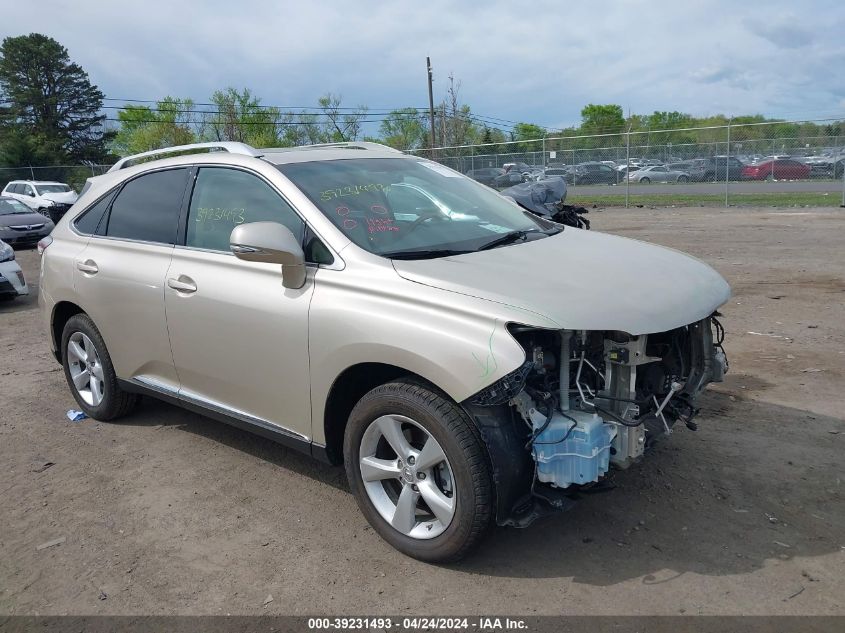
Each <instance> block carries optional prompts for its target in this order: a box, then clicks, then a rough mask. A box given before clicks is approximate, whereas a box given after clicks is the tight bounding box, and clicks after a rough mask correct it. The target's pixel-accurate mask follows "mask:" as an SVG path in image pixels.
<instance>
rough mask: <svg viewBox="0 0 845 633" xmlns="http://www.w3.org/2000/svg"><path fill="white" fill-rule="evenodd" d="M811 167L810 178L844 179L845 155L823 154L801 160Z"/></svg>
mask: <svg viewBox="0 0 845 633" xmlns="http://www.w3.org/2000/svg"><path fill="white" fill-rule="evenodd" d="M799 160H800V161H801V162H802V163H804V164H805V165H808V166H809V167H810V178H837V179H838V178H842V169H843V165H845V155H843V154H841V153H837V154H821V155H818V156H808V157H806V158H801V159H799Z"/></svg>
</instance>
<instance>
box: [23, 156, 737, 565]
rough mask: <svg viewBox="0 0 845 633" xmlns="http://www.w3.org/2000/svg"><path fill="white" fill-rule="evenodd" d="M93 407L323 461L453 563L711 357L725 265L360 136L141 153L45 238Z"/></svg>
mask: <svg viewBox="0 0 845 633" xmlns="http://www.w3.org/2000/svg"><path fill="white" fill-rule="evenodd" d="M39 250H40V251H41V253H42V260H41V279H40V292H39V303H40V306H41V309H42V312H43V317H44V323H45V327H46V328H47V331H48V332H49V339H50V341H51V343H52V347H53V351H54V354H55V356H56V358H57V360H58V361H59V362H61V363H62V364H63V366H64V372H65V375H66V377H67V382H68V385H69V387H70V389H71V391H72V393H73V396H74V398H75V399H76V401H77V402H78V403H79V406H80V407H81V408H82V409H83V410H84V411H85V413H87V414H88V415H89V416H90V417H92V418H95V419H98V420H112V419H115V418H118V417H121V416H124V415H127V414H128V413H129V412H130V411H131V410H132V408H133V406H134V405H135V404H136V401H137V397H138V394H147V395H151V396H154V397H157V398H161V399H163V400H166V401H169V402H172V403H174V404H176V405H179V406H182V407H186V408H189V409H192V410H194V411H199V412H201V413H203V414H205V415H207V416H209V417H212V418H217V419H219V420H222V421H225V422H227V423H230V424H234V425H237V426H239V427H242V428H246V429H249V430H250V431H253V432H255V433H258V434H260V435H263V436H265V437H268V438H270V439H273V440H276V441H278V442H281V443H283V444H285V445H287V446H292V447H295V448H297V449H299V450H301V451H303V452H306V453H309V454H311V455H313V456H314V457H316V458H318V459H322V460H325V461H328V462H330V463H334V464H340V463H343V464H344V465H345V468H346V472H347V475H348V478H349V485H350V487H351V489H352V491H353V492H354V494H355V495H356V497H357V500H358V503H359V505H360V508H361V510H362V512H363V513H364V515H365V516H366V518H367V519H368V520H369V521H370V523H371V524H372V525H373V527H374V528H375V529H376V530H377V531H378V533H379V534H381V536H382V537H384V538H385V539H386V540H387V541H388V542H390V543H391V544H392V545H393V546H395V547H396V548H397V549H399V550H400V551H402V552H404V553H406V554H408V555H411V556H414V557H417V558H420V559H423V560H429V561H448V560H455V559H457V558H460V557H461V556H463V555H464V554H465V553H466V552H467V551H469V549H470V548H471V547H472V546H473V545H475V544H476V543H477V542H478V541H479V540H480V539H481V537H482V536H483V534H484V533H485V531H486V529H487V528H488V526H490V525H492V524H494V523H497V524H499V525H511V526H525V525H528V524H529V523H531V521H533V520H534V519H535V518H537V517H538V516H542V515H543V514H546V513H548V512H553V511H559V510H562V509H564V508H566V507H568V506H569V505H571V503H572V500H573V497H574V496H575V495H574V494H573V493H577V492H578V491H579V490H583V489H585V488H590V487H596V486H600V485H601V484H602V480H603V477H604V476H605V474H606V472H607V471H608V469H609V468H611V467H616V468H626V467H628V466H629V465H631V464H633V463H635V462H637V461H638V460H640V459H642V457H643V455H644V454H645V453H647V451H648V449H649V448H650V447H651V446H652V445H653V444H654V442H656V441H658V440H659V439H660V438H662V437H666V436H667V435H668V434H670V433H671V432H672V428H673V426H675V425H676V423H677V422H679V421H680V422H683V423H684V424H686V425H687V426H688V427H690V428H694V427H695V422H694V421H693V417H694V416H695V414H696V412H697V409H696V407H695V398H696V396H697V395H698V394H699V393H700V391H701V390H702V389H703V388H704V386H705V385H706V384H707V383H708V382H709V381H712V380H719V379H721V376H722V374H723V373H724V371H725V369H726V361H725V357H724V353H723V350H722V346H721V343H722V330H721V327H720V326H719V324H718V321H717V320H716V318H715V316H716V313H715V310H716V309H717V308H718V307H719V306H720V305H721V304H723V303H724V302H725V301H726V300H727V299H728V297H729V294H730V291H729V288H728V285H727V283H726V282H725V280H724V279H722V277H721V276H719V275H718V274H717V273H716V272H715V271H714V270H713V269H712V268H710V267H709V266H707V265H706V264H704V263H702V262H700V261H698V260H696V259H694V258H692V257H689V256H687V255H684V254H682V253H678V252H676V251H673V250H669V249H665V248H660V247H657V246H651V245H648V244H644V243H642V242H637V241H633V240H628V239H623V238H621V237H615V236H611V235H606V234H601V233H597V232H595V231H585V230H580V229H577V228H573V227H568V226H566V227H565V226H563V225H561V224H557V223H554V222H551V221H549V220H548V219H544V218H542V217H539V216H538V215H535V214H534V213H530V212H528V211H527V210H526V209H524V208H521V207H520V206H518V205H517V203H516V202H515V201H514V200H513V199H509V198H506V197H503V196H501V195H499V194H498V193H496V192H495V191H493V190H492V189H489V188H488V187H485V186H483V185H480V184H478V183H476V182H474V181H472V180H471V179H469V178H467V177H465V176H463V175H461V174H459V173H458V172H455V171H453V170H451V169H449V168H447V167H444V166H442V165H440V164H437V163H434V162H431V161H428V160H424V159H421V158H418V157H414V156H408V155H405V154H402V153H400V152H397V151H394V150H391V149H390V148H387V147H384V146H381V145H377V144H373V143H341V144H332V145H324V146H311V147H301V148H281V149H263V150H256V149H254V148H252V147H249V146H246V145H243V144H239V143H208V144H198V145H193V146H183V147H176V148H170V149H168V150H160V151H155V152H148V153H146V154H141V155H137V156H133V157H129V158H125V159H122V160H121V161H119V162H118V163H117V164H116V165H115V166H114V167H113V168H112V169H111V170H110V171H109V173H107V174H105V175H103V176H98V177H95V178H91V179H90V180H89V181H88V184H87V185H86V187H85V188H84V189H83V192H82V194H81V196H80V198H79V200H78V201H77V202H76V203H75V204H74V205H73V207H72V208H71V209H70V211H69V212H68V213H67V214H66V215H65V217H63V218H62V219H61V220H60V221H59V222H58V224H57V226H56V228H55V230H54V231H53V232H52V234H51V235H50V236H49V237H47V238H45V239H44V240H42V241H41V243H40V244H39Z"/></svg>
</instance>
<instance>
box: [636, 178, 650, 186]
mask: <svg viewBox="0 0 845 633" xmlns="http://www.w3.org/2000/svg"><path fill="white" fill-rule="evenodd" d="M638 182H639V183H640V184H641V185H647V184H649V183H650V182H651V179H650V178H640V179H639V181H638Z"/></svg>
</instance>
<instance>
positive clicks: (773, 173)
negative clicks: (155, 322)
mask: <svg viewBox="0 0 845 633" xmlns="http://www.w3.org/2000/svg"><path fill="white" fill-rule="evenodd" d="M810 169H811V168H810V166H809V165H805V164H804V163H800V162H798V161H797V160H792V159H790V158H778V159H776V160H772V159H771V158H770V159H769V160H764V161H761V162H759V163H754V164H753V165H744V166H743V167H742V178H743V180H767V179H770V180H799V179H801V178H809V177H810Z"/></svg>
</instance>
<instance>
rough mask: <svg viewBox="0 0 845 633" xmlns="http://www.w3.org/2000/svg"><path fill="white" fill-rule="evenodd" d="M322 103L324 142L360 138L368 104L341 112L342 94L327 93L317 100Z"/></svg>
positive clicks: (321, 126)
mask: <svg viewBox="0 0 845 633" xmlns="http://www.w3.org/2000/svg"><path fill="white" fill-rule="evenodd" d="M317 103H318V104H319V105H320V110H321V111H322V112H321V113H320V115H321V117H322V121H321V124H320V128H321V132H322V136H323V138H324V139H325V140H323V142H324V143H340V142H344V141H355V140H358V136H359V135H360V134H361V124H362V122H363V120H364V118H365V117H366V116H367V106H358V107H357V108H356V109H352V110H349V111H347V112H345V113H341V105H340V104H341V103H342V99H341V96H340V95H333V94H332V93H330V92H329V93H326V94H325V95H323V96H322V97H320V98H319V99H318V100H317Z"/></svg>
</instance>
